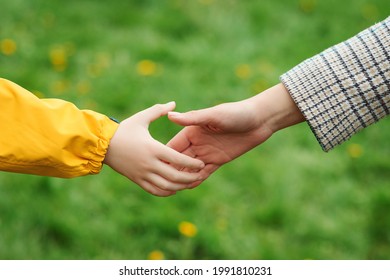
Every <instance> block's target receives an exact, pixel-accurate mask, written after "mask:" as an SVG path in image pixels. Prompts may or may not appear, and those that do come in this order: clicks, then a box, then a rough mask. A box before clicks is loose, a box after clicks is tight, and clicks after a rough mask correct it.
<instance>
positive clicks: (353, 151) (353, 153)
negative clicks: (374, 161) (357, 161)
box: [347, 143, 363, 158]
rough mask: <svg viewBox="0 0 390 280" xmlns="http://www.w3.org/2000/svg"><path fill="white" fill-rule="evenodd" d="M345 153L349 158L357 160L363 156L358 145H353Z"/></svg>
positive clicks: (361, 149)
mask: <svg viewBox="0 0 390 280" xmlns="http://www.w3.org/2000/svg"><path fill="white" fill-rule="evenodd" d="M347 153H348V155H349V156H350V157H351V158H359V157H361V156H362V154H363V148H362V146H360V145H359V144H356V143H353V144H350V145H349V146H348V147H347Z"/></svg>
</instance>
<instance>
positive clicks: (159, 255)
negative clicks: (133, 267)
mask: <svg viewBox="0 0 390 280" xmlns="http://www.w3.org/2000/svg"><path fill="white" fill-rule="evenodd" d="M163 259H165V255H164V253H163V252H161V251H159V250H154V251H152V252H150V253H149V255H148V260H163Z"/></svg>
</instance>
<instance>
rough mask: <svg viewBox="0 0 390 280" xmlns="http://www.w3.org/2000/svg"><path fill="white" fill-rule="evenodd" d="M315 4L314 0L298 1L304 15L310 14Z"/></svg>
mask: <svg viewBox="0 0 390 280" xmlns="http://www.w3.org/2000/svg"><path fill="white" fill-rule="evenodd" d="M316 4H317V3H316V0H299V8H300V9H301V10H302V12H304V13H311V12H312V11H313V10H314V8H315V6H316Z"/></svg>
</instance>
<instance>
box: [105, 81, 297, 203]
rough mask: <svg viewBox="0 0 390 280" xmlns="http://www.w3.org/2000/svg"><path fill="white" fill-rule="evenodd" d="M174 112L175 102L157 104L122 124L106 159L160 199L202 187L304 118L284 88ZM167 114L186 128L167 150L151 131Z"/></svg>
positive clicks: (169, 143)
mask: <svg viewBox="0 0 390 280" xmlns="http://www.w3.org/2000/svg"><path fill="white" fill-rule="evenodd" d="M174 108H175V103H174V102H171V103H167V104H164V105H154V106H153V107H150V108H148V109H146V110H144V111H141V112H139V113H137V114H135V115H133V116H132V117H130V118H128V119H126V120H124V121H123V122H121V124H120V125H119V128H118V130H117V131H116V133H115V134H114V136H113V138H112V139H111V142H110V145H109V148H108V151H107V154H106V158H105V161H104V163H105V164H107V165H109V166H111V168H113V169H114V170H116V171H117V172H119V173H121V174H122V175H124V176H126V177H127V178H129V179H130V180H132V181H133V182H135V183H136V184H138V185H139V186H141V188H143V189H144V190H145V191H147V192H149V193H151V194H154V195H157V196H169V195H172V194H175V193H176V192H177V191H180V190H183V189H188V188H194V187H196V186H198V185H199V184H201V183H202V182H203V181H204V180H205V179H207V178H208V177H209V176H210V175H211V174H212V173H213V172H214V171H216V170H217V169H218V168H219V167H221V166H222V165H223V164H225V163H227V162H230V161H232V160H233V159H235V158H237V157H239V156H240V155H242V154H244V153H246V152H247V151H249V150H251V149H253V148H254V147H256V146H258V145H259V144H261V143H263V142H264V141H266V140H267V139H268V138H269V137H271V136H272V134H273V133H275V132H276V131H278V130H280V129H283V128H285V127H287V126H291V125H294V124H296V123H299V122H302V121H303V120H304V118H303V116H302V114H301V113H300V111H299V109H298V108H297V107H296V105H295V103H294V102H293V100H292V99H291V97H290V95H289V93H288V92H287V90H286V89H285V88H284V86H283V85H282V84H278V85H276V86H274V87H272V88H270V89H268V90H266V91H264V92H263V93H261V94H258V95H256V96H254V97H252V98H249V99H245V100H242V101H239V102H233V103H225V104H220V105H217V106H215V107H211V108H206V109H203V110H197V111H190V112H187V113H177V112H172V111H173V110H174ZM167 114H168V118H169V119H170V120H171V121H172V122H175V123H177V124H179V125H182V126H185V128H184V129H183V130H181V131H180V132H179V133H178V134H177V135H176V136H175V137H174V138H173V139H171V140H170V141H169V142H168V144H167V145H166V146H165V145H163V144H162V143H160V142H158V141H156V140H155V139H153V138H152V136H151V135H150V133H149V131H148V127H149V124H150V123H151V122H152V121H154V120H156V119H157V118H159V117H161V116H164V115H167Z"/></svg>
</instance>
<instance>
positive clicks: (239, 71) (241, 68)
mask: <svg viewBox="0 0 390 280" xmlns="http://www.w3.org/2000/svg"><path fill="white" fill-rule="evenodd" d="M251 74H252V70H251V67H250V66H249V65H248V64H241V65H238V66H237V67H236V76H237V77H238V78H240V79H242V80H246V79H248V78H249V77H250V76H251Z"/></svg>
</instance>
